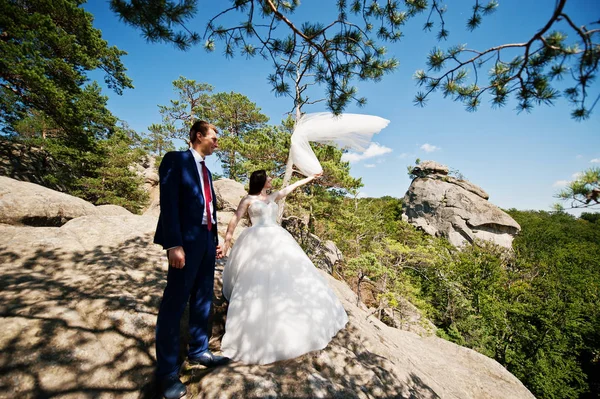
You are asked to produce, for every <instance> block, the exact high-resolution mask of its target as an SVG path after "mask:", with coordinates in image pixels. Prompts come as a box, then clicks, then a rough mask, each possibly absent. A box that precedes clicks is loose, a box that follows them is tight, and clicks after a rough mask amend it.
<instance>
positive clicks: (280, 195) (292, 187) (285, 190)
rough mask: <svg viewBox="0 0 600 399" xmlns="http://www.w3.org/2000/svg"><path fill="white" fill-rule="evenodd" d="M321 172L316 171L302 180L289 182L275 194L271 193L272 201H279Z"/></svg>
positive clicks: (318, 175)
mask: <svg viewBox="0 0 600 399" xmlns="http://www.w3.org/2000/svg"><path fill="white" fill-rule="evenodd" d="M322 174H323V172H321V173H317V174H315V175H312V176H308V177H307V178H305V179H302V180H298V181H297V182H296V183H294V184H290V185H289V186H287V187H285V188H282V189H281V190H279V191H277V192H276V193H275V194H271V197H272V198H273V200H274V201H279V200H280V199H282V198H285V197H286V196H287V195H288V194H289V193H291V192H292V191H294V190H295V189H297V188H298V187H300V186H303V185H305V184H306V183H309V182H311V181H313V180H314V179H316V178H317V177H320V176H321V175H322Z"/></svg>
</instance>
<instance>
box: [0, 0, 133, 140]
mask: <svg viewBox="0 0 600 399" xmlns="http://www.w3.org/2000/svg"><path fill="white" fill-rule="evenodd" d="M81 3H82V2H81V1H79V0H40V1H31V0H24V1H18V2H17V1H11V0H0V9H1V10H2V13H0V123H1V124H2V129H3V130H4V132H5V133H7V134H14V133H15V124H17V123H18V122H19V121H20V120H22V119H24V118H27V117H31V116H32V115H34V114H35V113H37V115H40V117H41V116H42V115H43V118H45V119H47V120H49V122H48V124H50V125H53V126H55V127H57V128H60V129H61V130H62V131H63V132H64V134H65V135H68V136H69V137H71V138H75V139H76V140H80V139H81V138H80V137H78V136H81V135H88V134H94V133H97V131H93V132H91V133H90V132H89V131H88V130H86V128H88V127H94V128H99V129H101V130H104V133H105V132H106V131H107V130H109V129H111V128H112V127H114V122H113V123H112V125H111V123H110V122H109V123H108V124H106V123H105V122H107V120H106V116H107V115H108V114H109V112H108V110H106V108H105V107H104V108H102V109H98V108H96V109H93V108H91V109H90V108H88V106H90V105H92V103H95V104H93V106H104V104H102V103H103V101H102V98H101V95H100V90H99V87H98V86H97V85H96V86H94V85H93V84H92V85H86V81H87V80H88V79H87V76H86V73H87V72H88V71H92V70H97V69H100V70H103V71H104V72H105V73H106V75H105V78H104V79H105V83H106V84H107V86H108V87H109V88H111V89H113V90H114V91H115V92H116V93H117V94H121V93H122V91H123V89H125V88H132V87H133V86H132V84H131V79H129V78H128V77H127V75H125V67H124V66H123V64H122V63H121V60H120V58H121V56H122V55H124V54H125V52H124V51H121V50H119V49H118V48H116V47H114V46H113V47H110V46H108V44H107V42H106V41H104V40H103V39H102V35H101V32H100V31H99V30H98V29H95V28H94V27H93V26H92V20H93V18H92V15H91V14H90V13H88V12H86V11H85V10H84V9H82V8H80V7H79V6H80V5H81ZM92 114H93V115H92ZM101 114H103V115H101ZM90 116H100V119H101V120H100V121H94V122H93V123H92V124H93V125H94V126H90V125H89V124H88V125H87V126H85V124H82V121H86V120H88V118H89V117H90ZM50 120H51V121H50Z"/></svg>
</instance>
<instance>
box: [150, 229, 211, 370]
mask: <svg viewBox="0 0 600 399" xmlns="http://www.w3.org/2000/svg"><path fill="white" fill-rule="evenodd" d="M183 250H184V251H185V266H184V267H183V268H182V269H176V268H174V267H171V266H169V272H168V275H167V286H166V288H165V291H164V294H163V299H162V302H161V304H160V308H159V311H158V320H157V322H156V360H157V368H156V375H157V377H159V378H164V377H166V376H169V375H173V374H178V373H179V367H180V365H181V362H180V360H179V346H180V331H179V324H180V321H181V316H182V315H183V312H184V311H185V307H186V305H187V303H188V301H189V304H190V322H189V329H190V343H189V349H188V357H190V358H194V357H197V356H199V355H200V354H202V353H203V352H205V351H207V350H208V340H209V339H210V335H211V331H210V330H209V328H210V326H209V323H208V321H209V317H210V311H211V306H212V300H213V290H214V275H215V258H216V245H215V241H214V236H213V232H211V231H208V229H207V228H206V225H202V228H201V231H200V235H199V237H198V240H197V241H195V242H193V243H184V245H183Z"/></svg>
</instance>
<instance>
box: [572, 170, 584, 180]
mask: <svg viewBox="0 0 600 399" xmlns="http://www.w3.org/2000/svg"><path fill="white" fill-rule="evenodd" d="M581 176H583V173H581V172H577V173H573V175H571V177H572V178H573V180H577V179H579V178H580V177H581Z"/></svg>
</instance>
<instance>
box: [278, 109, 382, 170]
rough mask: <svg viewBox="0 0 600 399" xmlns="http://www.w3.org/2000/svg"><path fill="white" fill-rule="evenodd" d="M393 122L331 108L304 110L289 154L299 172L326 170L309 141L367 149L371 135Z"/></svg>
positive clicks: (295, 130) (293, 136) (356, 149)
mask: <svg viewBox="0 0 600 399" xmlns="http://www.w3.org/2000/svg"><path fill="white" fill-rule="evenodd" d="M389 123H390V121H389V120H387V119H383V118H380V117H378V116H374V115H361V114H341V115H338V116H335V115H333V114H332V113H330V112H317V113H311V114H304V115H303V116H302V117H301V118H300V120H299V121H298V122H297V123H296V127H295V128H294V133H293V134H292V144H291V146H290V154H291V157H292V160H293V162H294V165H296V168H297V169H298V171H300V173H302V174H304V175H306V176H311V175H314V174H316V173H320V172H322V171H323V168H322V167H321V164H320V163H319V160H318V159H317V157H316V155H315V153H314V152H313V150H312V148H311V147H310V144H309V142H311V141H314V142H317V143H326V144H336V145H337V146H339V147H341V148H346V149H352V150H355V151H364V150H366V149H367V147H368V145H369V143H370V142H371V137H373V135H374V134H375V133H379V132H380V131H381V130H382V129H383V128H385V127H386V126H387V125H388V124H389Z"/></svg>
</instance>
